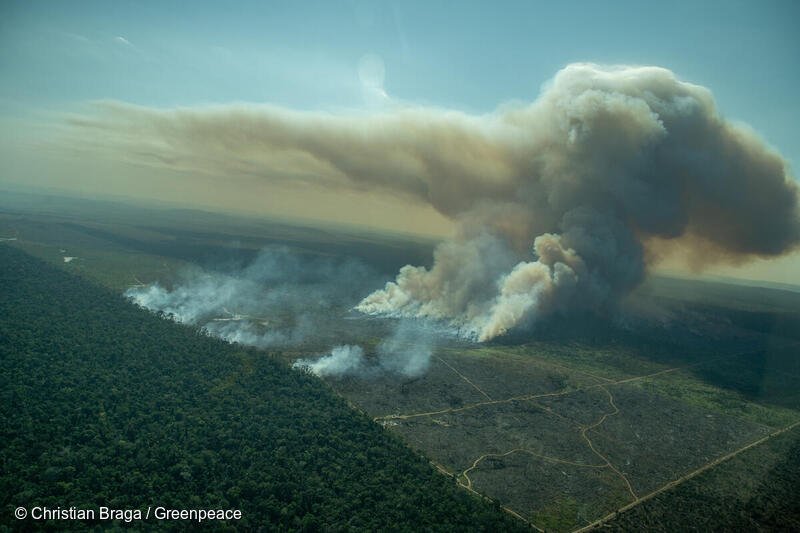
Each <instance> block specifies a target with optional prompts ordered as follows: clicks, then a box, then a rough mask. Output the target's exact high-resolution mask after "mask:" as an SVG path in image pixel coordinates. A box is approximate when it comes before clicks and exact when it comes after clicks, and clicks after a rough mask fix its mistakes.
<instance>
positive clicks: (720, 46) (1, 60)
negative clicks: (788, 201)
mask: <svg viewBox="0 0 800 533" xmlns="http://www.w3.org/2000/svg"><path fill="white" fill-rule="evenodd" d="M797 20H800V3H798V2H794V1H765V2H755V1H751V2H739V1H721V2H713V1H711V2H693V1H690V2H676V3H669V2H655V1H654V2H647V1H642V0H639V1H635V2H627V1H619V2H589V1H578V2H575V1H572V2H360V1H344V2H339V1H328V2H312V3H308V2H237V3H227V2H226V3H223V2H170V1H159V2H156V1H150V2H132V1H126V0H118V1H114V2H108V1H101V2H53V1H51V2H37V1H23V2H15V1H11V2H9V1H5V2H4V3H3V4H2V7H0V75H2V80H3V83H2V84H1V85H0V106H1V107H0V112H2V113H4V114H24V113H26V112H29V111H38V110H41V109H51V110H52V109H55V110H59V109H63V108H66V107H69V106H71V105H74V104H77V103H81V102H85V101H88V100H96V99H117V100H124V101H128V102H133V103H137V104H142V105H151V106H175V105H182V106H188V105H195V104H201V103H227V102H231V101H244V102H269V103H273V104H279V105H284V106H289V107H293V108H298V109H330V108H354V107H355V108H357V107H360V106H363V105H364V98H363V91H362V88H361V82H360V80H359V77H358V65H359V61H360V60H361V58H363V57H364V56H365V55H367V54H371V55H372V56H377V57H379V58H380V59H381V60H382V61H383V64H384V66H385V72H386V75H385V89H386V91H387V92H388V93H389V94H390V95H391V96H392V97H394V98H398V99H401V100H404V101H411V102H416V103H424V104H431V105H437V106H444V107H452V108H457V109H461V110H465V111H470V112H485V111H490V110H492V109H494V108H495V107H497V106H498V105H499V104H502V103H503V102H505V101H508V100H524V101H529V100H532V99H534V98H535V97H536V95H537V93H538V92H539V88H540V87H541V85H542V83H544V82H545V81H546V80H548V79H549V78H551V77H552V76H553V75H554V74H555V72H556V71H557V70H558V69H559V68H561V67H563V66H564V65H565V64H567V63H570V62H574V61H592V62H600V63H634V64H654V65H659V66H664V67H667V68H669V69H671V70H673V71H675V72H676V73H677V74H678V75H679V76H680V77H682V78H684V79H686V80H688V81H692V82H695V83H699V84H701V85H705V86H707V87H709V88H711V89H712V90H713V92H714V94H715V96H716V98H717V101H718V103H719V106H720V108H721V109H722V112H723V113H724V114H725V115H726V116H728V117H730V118H734V119H739V120H742V121H745V122H747V123H749V124H750V125H751V126H753V127H754V128H755V129H756V130H757V131H758V132H759V133H761V134H762V135H763V136H764V137H765V138H766V139H767V141H768V142H770V143H771V144H773V145H774V146H776V147H777V148H779V149H780V150H781V151H782V152H783V153H784V155H785V156H787V157H788V158H789V159H790V160H792V161H793V163H794V164H795V166H796V164H797V163H796V162H797V161H798V160H800V141H799V140H798V138H797V135H796V134H795V124H796V121H797V118H798V117H797V104H796V93H797V90H796V87H797V86H798V82H799V81H800V37H799V36H798V33H797V31H796V22H797Z"/></svg>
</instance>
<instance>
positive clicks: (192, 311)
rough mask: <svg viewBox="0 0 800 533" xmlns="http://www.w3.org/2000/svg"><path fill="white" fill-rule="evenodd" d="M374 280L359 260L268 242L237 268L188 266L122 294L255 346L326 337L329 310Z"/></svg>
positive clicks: (318, 340) (341, 309)
mask: <svg viewBox="0 0 800 533" xmlns="http://www.w3.org/2000/svg"><path fill="white" fill-rule="evenodd" d="M373 279H375V278H374V274H373V273H372V272H371V271H370V270H369V269H368V268H367V267H365V266H364V265H362V264H361V263H358V262H355V261H350V260H333V259H327V258H320V257H316V256H310V255H308V254H306V255H303V254H298V253H293V252H291V251H289V250H288V249H285V248H277V249H267V250H264V251H262V252H261V253H260V254H259V255H258V257H257V258H256V259H255V260H254V261H253V262H252V263H251V264H249V265H247V266H246V267H244V268H239V269H232V270H229V271H226V272H217V271H203V270H199V269H193V270H187V271H186V272H184V273H183V274H182V276H181V279H180V280H179V281H178V282H177V283H176V284H175V285H174V286H173V287H172V288H171V289H167V288H165V287H162V286H161V285H159V284H157V283H154V284H152V285H147V286H141V285H138V286H135V287H131V288H130V289H128V290H127V291H126V292H125V296H126V297H128V298H129V299H131V300H132V301H133V302H134V303H136V304H137V305H139V306H141V307H144V308H145V309H149V310H151V311H154V312H158V313H164V314H165V315H167V316H168V317H170V318H171V319H173V320H175V321H176V322H180V323H183V324H190V325H195V326H199V327H201V328H202V329H203V330H204V331H205V332H207V333H209V334H211V335H213V336H215V337H219V338H221V339H224V340H226V341H228V342H232V343H239V344H244V345H248V346H255V347H259V348H268V347H275V346H284V347H286V346H298V345H300V344H303V343H305V342H315V343H317V344H319V343H321V342H326V341H327V339H326V338H325V335H330V334H332V332H330V331H327V330H326V329H325V327H326V325H327V321H329V320H331V318H330V317H331V315H335V314H336V313H341V312H345V311H346V310H347V308H348V306H349V305H352V304H353V303H355V302H357V300H358V298H359V295H360V294H363V291H364V290H365V287H366V286H368V285H369V284H370V283H371V280H373Z"/></svg>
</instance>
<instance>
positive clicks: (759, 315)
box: [486, 300, 800, 408]
mask: <svg viewBox="0 0 800 533" xmlns="http://www.w3.org/2000/svg"><path fill="white" fill-rule="evenodd" d="M650 305H651V306H652V305H657V306H659V307H660V308H661V311H662V312H661V313H659V314H657V315H655V316H652V315H650V316H648V315H644V316H643V315H637V314H632V313H630V312H629V313H627V314H626V312H625V310H624V309H621V310H620V311H619V312H618V313H617V314H615V315H614V316H612V317H600V316H597V315H595V314H588V313H587V314H582V315H578V314H571V315H570V316H568V317H567V316H552V317H549V318H547V319H544V320H541V321H539V322H537V323H535V324H529V325H527V326H524V327H520V328H515V329H514V330H512V331H510V332H509V333H508V334H506V335H504V336H502V337H498V338H496V339H493V340H492V341H490V342H489V343H486V344H487V345H490V346H491V345H494V346H509V347H522V346H526V345H531V346H540V345H541V343H545V344H547V343H553V344H558V345H561V346H569V345H570V344H571V343H578V344H581V345H583V346H582V348H586V347H588V348H589V349H596V350H598V351H613V350H621V351H624V352H625V353H628V354H633V356H634V357H636V358H638V359H641V360H642V361H647V362H653V363H658V364H661V365H665V366H667V367H686V371H687V372H690V373H691V374H692V375H693V376H694V377H696V378H697V379H699V380H701V381H702V382H704V383H707V384H709V385H712V386H715V387H719V388H721V389H724V390H727V391H730V392H733V393H735V394H737V395H739V396H740V397H741V398H742V399H744V400H747V401H752V402H757V403H764V404H772V405H778V406H782V407H789V408H800V311H798V312H795V313H792V312H790V311H764V310H758V311H751V310H742V309H731V308H726V307H722V306H712V305H708V304H702V303H696V302H690V303H687V302H675V301H669V300H655V301H653V302H650ZM565 357H566V358H568V357H569V355H568V354H567V355H565ZM567 362H568V361H567Z"/></svg>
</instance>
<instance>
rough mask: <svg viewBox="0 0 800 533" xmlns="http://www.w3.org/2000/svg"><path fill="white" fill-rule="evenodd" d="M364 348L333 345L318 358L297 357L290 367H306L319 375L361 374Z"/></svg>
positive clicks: (363, 364) (363, 366) (363, 367)
mask: <svg viewBox="0 0 800 533" xmlns="http://www.w3.org/2000/svg"><path fill="white" fill-rule="evenodd" d="M365 365H366V363H365V360H364V350H363V349H362V348H361V347H360V346H350V345H349V344H345V345H344V346H335V347H334V348H333V349H332V350H331V352H330V354H328V355H325V356H323V357H320V358H319V359H316V360H312V359H298V360H297V361H295V362H294V364H293V365H292V368H297V369H306V370H308V371H309V372H311V373H312V374H314V375H317V376H320V377H328V376H345V375H349V374H362V373H363V372H364V369H365Z"/></svg>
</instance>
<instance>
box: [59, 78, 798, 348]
mask: <svg viewBox="0 0 800 533" xmlns="http://www.w3.org/2000/svg"><path fill="white" fill-rule="evenodd" d="M73 124H74V125H75V126H77V127H78V128H79V129H80V130H81V132H82V134H83V135H82V139H83V141H82V142H86V141H90V142H93V143H95V144H96V145H97V146H98V147H100V148H102V149H104V150H110V151H112V152H113V151H118V152H120V153H123V154H125V156H126V157H128V158H130V157H135V158H138V159H139V160H140V161H143V162H149V163H150V164H153V165H157V166H168V167H171V168H174V169H178V170H188V171H193V172H203V173H211V174H213V175H218V176H225V177H226V179H229V180H236V179H239V180H240V183H246V181H247V180H251V179H268V180H284V181H286V182H291V183H295V184H297V183H301V184H306V185H313V186H323V187H328V188H333V189H336V188H348V189H356V190H371V191H385V192H389V193H392V194H398V195H402V196H404V197H406V198H411V199H414V200H416V201H419V202H425V203H428V204H430V205H431V206H433V207H434V208H435V209H436V210H438V211H439V212H440V213H442V214H443V215H445V216H447V217H449V218H451V219H452V220H454V221H456V222H457V223H458V227H459V232H458V235H457V236H456V237H455V238H454V239H453V240H452V241H451V242H446V243H443V244H442V245H440V246H439V247H438V248H437V250H436V252H435V256H434V263H433V266H432V267H430V268H425V267H414V266H406V267H403V268H402V269H401V270H400V272H399V274H398V276H397V278H396V280H395V281H392V282H389V283H387V284H386V286H385V287H384V288H383V289H381V290H378V291H376V292H373V293H372V294H370V295H368V296H367V297H366V298H364V299H363V300H362V301H361V302H360V303H359V304H358V306H357V309H359V310H360V311H362V312H364V313H368V314H381V315H391V316H400V317H427V318H434V319H437V320H440V321H443V322H445V323H448V324H450V325H452V326H454V327H457V328H459V330H460V331H461V332H463V333H464V334H465V335H467V336H470V337H474V338H476V339H478V340H488V339H492V338H494V337H496V336H498V335H502V334H503V333H505V332H506V331H508V330H509V329H511V328H513V327H515V326H517V325H520V324H523V323H526V322H528V321H532V320H536V319H537V318H540V317H543V316H547V315H551V314H554V313H571V312H574V311H589V312H602V311H604V310H607V309H611V308H613V307H614V306H615V304H616V303H617V302H618V301H619V300H620V298H621V297H622V296H624V295H625V294H627V293H628V292H629V291H630V290H631V289H632V288H634V287H636V286H637V284H639V283H640V282H641V281H642V279H643V278H644V276H645V275H646V272H647V269H648V267H649V266H650V264H651V263H652V262H653V261H654V260H656V258H657V257H658V255H659V254H658V252H659V250H655V249H654V246H655V244H654V243H656V242H658V243H660V244H659V246H661V245H663V243H669V242H674V243H678V244H680V246H681V247H682V248H684V249H685V250H688V252H689V254H690V255H691V256H692V257H693V258H694V261H695V262H696V263H704V262H710V261H734V262H737V261H745V260H748V259H750V258H753V257H770V256H777V255H780V254H782V253H784V252H787V251H789V250H791V249H793V248H795V247H796V246H797V244H798V241H800V216H799V215H798V187H797V184H796V183H795V181H794V180H793V178H792V177H791V176H790V174H789V170H788V165H787V163H786V161H785V160H784V159H783V158H782V157H781V156H780V154H778V153H777V152H776V151H775V150H773V149H771V148H770V147H768V146H766V145H765V143H764V142H763V141H761V140H760V139H759V138H758V137H757V136H756V135H755V134H754V133H753V132H752V131H750V130H749V129H748V128H747V127H745V126H742V125H738V124H734V123H731V122H730V121H727V120H726V119H725V118H724V117H723V116H722V115H721V114H720V113H719V111H718V110H717V108H716V105H715V102H714V99H713V96H712V94H711V92H710V91H709V90H708V89H706V88H704V87H700V86H697V85H693V84H690V83H687V82H684V81H681V80H679V79H677V78H676V76H675V75H674V74H673V73H672V72H670V71H669V70H666V69H662V68H655V67H600V66H597V65H590V64H575V65H570V66H568V67H566V68H565V69H563V70H561V71H560V72H559V73H558V74H557V75H556V76H555V78H554V79H553V80H552V81H551V82H549V83H548V85H547V86H546V87H545V89H544V90H543V91H542V93H541V95H540V96H539V98H538V99H536V100H535V101H534V102H533V103H531V104H528V105H518V106H509V107H502V108H500V109H499V110H498V111H496V112H494V113H492V114H489V115H484V116H470V115H466V114H463V113H458V112H452V111H444V110H437V109H430V108H408V107H401V108H398V109H396V110H394V111H391V112H387V113H384V114H380V115H335V114H325V113H300V112H293V111H287V110H284V109H279V108H275V107H257V108H253V107H242V106H239V107H224V108H213V109H205V110H189V109H184V110H174V111H163V110H154V109H146V108H141V107H134V106H129V105H125V104H118V103H107V104H103V105H102V110H101V112H100V113H99V114H97V115H95V116H89V117H79V118H76V119H74V120H73ZM243 178H246V179H243Z"/></svg>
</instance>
